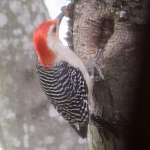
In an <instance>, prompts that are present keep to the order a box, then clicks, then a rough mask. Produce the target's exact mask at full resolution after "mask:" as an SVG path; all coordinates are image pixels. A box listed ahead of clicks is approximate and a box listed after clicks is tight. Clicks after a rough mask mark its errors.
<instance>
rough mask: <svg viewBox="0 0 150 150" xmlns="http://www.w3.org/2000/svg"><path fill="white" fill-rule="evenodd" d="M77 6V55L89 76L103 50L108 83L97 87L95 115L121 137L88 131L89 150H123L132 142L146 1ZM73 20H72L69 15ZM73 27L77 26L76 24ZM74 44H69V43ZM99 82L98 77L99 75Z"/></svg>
mask: <svg viewBox="0 0 150 150" xmlns="http://www.w3.org/2000/svg"><path fill="white" fill-rule="evenodd" d="M115 2H116V3H115V4H116V6H113V5H114V3H113V1H110V0H105V1H100V0H91V1H88V0H77V1H74V5H73V6H74V7H73V8H74V9H73V17H72V18H71V19H70V27H69V31H70V32H72V33H71V34H69V36H70V35H72V36H71V39H72V43H73V44H72V45H71V44H70V43H69V46H70V47H73V50H74V51H75V53H76V54H77V55H78V56H79V57H80V58H81V59H82V61H83V63H84V64H85V66H86V68H87V70H88V72H89V73H90V72H91V67H92V60H93V58H94V56H95V53H96V51H97V50H98V49H100V48H102V49H103V53H102V55H101V56H100V59H99V62H98V65H99V67H100V68H101V69H102V72H103V74H104V77H105V80H104V81H102V80H100V81H98V82H95V84H94V90H93V94H94V97H95V112H96V114H97V115H99V116H102V117H103V118H104V119H105V120H107V121H109V122H110V123H111V124H112V125H113V126H114V127H115V128H116V129H117V131H118V133H119V138H118V139H117V138H116V137H115V136H114V135H113V134H112V133H110V132H109V131H107V130H106V129H104V128H102V129H101V132H100V134H99V133H98V130H97V129H96V128H95V127H94V126H92V125H90V127H89V133H88V148H89V150H108V149H111V150H123V149H126V148H127V143H128V141H130V140H132V134H131V127H132V118H133V116H134V115H135V99H136V98H137V97H136V94H137V91H138V85H139V82H138V81H139V75H140V71H141V62H142V56H143V55H142V54H143V47H144V41H143V39H144V28H145V24H146V21H147V10H148V7H147V6H148V1H132V2H130V1H124V2H123V1H122V2H121V1H115ZM70 16H71V15H70ZM72 22H73V26H72V24H71V23H72ZM69 42H70V41H69ZM95 73H96V75H97V76H98V73H97V71H95Z"/></svg>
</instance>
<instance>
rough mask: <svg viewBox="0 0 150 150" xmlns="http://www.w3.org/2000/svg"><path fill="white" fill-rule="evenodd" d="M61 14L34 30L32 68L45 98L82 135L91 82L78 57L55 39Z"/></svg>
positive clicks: (86, 117) (87, 114) (57, 36)
mask: <svg viewBox="0 0 150 150" xmlns="http://www.w3.org/2000/svg"><path fill="white" fill-rule="evenodd" d="M63 17H64V14H63V12H62V13H60V14H59V15H58V16H57V17H56V18H55V19H51V20H49V21H46V22H43V23H42V24H41V25H39V26H38V27H37V29H36V30H35V32H34V35H33V42H34V48H35V52H36V54H37V57H38V60H37V65H36V69H37V74H38V77H39V82H40V84H41V87H42V89H43V91H44V93H45V95H46V96H47V98H48V100H50V102H51V103H52V104H53V106H54V108H55V109H56V110H57V111H58V113H60V114H61V115H62V116H63V118H64V119H65V120H67V121H68V122H69V123H70V125H71V126H72V127H73V128H74V130H75V131H76V132H77V133H78V134H79V135H80V136H81V137H82V138H86V137H87V126H88V122H89V106H88V105H89V104H88V101H89V100H90V99H91V98H92V82H91V79H90V76H89V74H88V72H87V70H86V68H85V66H84V65H83V63H82V61H81V60H80V58H79V57H77V55H76V54H75V53H74V52H73V51H71V50H70V49H69V48H67V47H66V46H64V45H63V44H62V43H61V42H60V41H59V26H60V23H61V21H62V19H63Z"/></svg>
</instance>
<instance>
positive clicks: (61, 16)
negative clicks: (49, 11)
mask: <svg viewBox="0 0 150 150" xmlns="http://www.w3.org/2000/svg"><path fill="white" fill-rule="evenodd" d="M63 17H64V14H63V12H61V13H60V14H59V15H58V16H57V17H56V18H55V19H58V26H59V25H60V23H61V21H62V19H63Z"/></svg>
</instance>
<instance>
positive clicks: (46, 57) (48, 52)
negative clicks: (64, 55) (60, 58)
mask: <svg viewBox="0 0 150 150" xmlns="http://www.w3.org/2000/svg"><path fill="white" fill-rule="evenodd" d="M38 56H39V57H38V61H39V63H40V64H41V65H42V66H44V67H49V66H51V65H52V64H53V63H54V61H55V59H56V54H55V53H54V52H53V50H52V49H50V48H49V47H48V46H47V45H42V46H41V47H40V48H39V50H38Z"/></svg>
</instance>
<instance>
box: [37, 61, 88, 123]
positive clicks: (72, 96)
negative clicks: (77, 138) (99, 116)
mask: <svg viewBox="0 0 150 150" xmlns="http://www.w3.org/2000/svg"><path fill="white" fill-rule="evenodd" d="M37 72H38V75H39V80H40V83H41V86H42V89H43V90H44V92H45V94H46V96H47V97H48V99H49V100H50V101H51V103H52V104H53V105H54V107H55V108H56V109H57V111H58V112H59V113H60V114H61V115H62V116H63V117H64V118H65V119H66V120H67V121H68V122H69V123H70V124H72V125H75V124H77V125H79V126H84V125H85V124H87V123H88V118H89V111H88V88H87V84H86V82H85V79H84V77H83V75H82V73H81V71H80V70H79V69H76V68H75V67H73V66H71V65H70V64H68V63H67V62H64V61H62V62H60V63H59V64H57V65H56V66H53V67H51V68H50V69H46V68H43V67H42V66H40V65H39V64H38V65H37Z"/></svg>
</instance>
